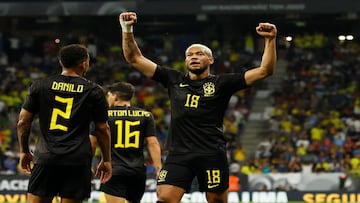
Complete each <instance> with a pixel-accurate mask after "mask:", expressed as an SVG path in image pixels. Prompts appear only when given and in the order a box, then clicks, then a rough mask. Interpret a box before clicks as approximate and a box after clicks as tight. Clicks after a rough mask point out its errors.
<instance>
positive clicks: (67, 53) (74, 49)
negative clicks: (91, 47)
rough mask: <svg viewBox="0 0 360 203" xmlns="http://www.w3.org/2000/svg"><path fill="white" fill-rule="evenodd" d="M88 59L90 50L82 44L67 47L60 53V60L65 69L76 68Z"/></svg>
mask: <svg viewBox="0 0 360 203" xmlns="http://www.w3.org/2000/svg"><path fill="white" fill-rule="evenodd" d="M88 58H89V53H88V49H87V48H86V47H85V46H84V45H81V44H70V45H66V46H63V47H62V48H61V49H60V51H59V60H60V61H61V63H62V65H63V66H64V67H65V68H73V67H76V66H78V65H79V64H80V63H82V62H83V61H85V60H87V59H88Z"/></svg>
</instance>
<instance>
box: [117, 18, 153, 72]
mask: <svg viewBox="0 0 360 203" xmlns="http://www.w3.org/2000/svg"><path fill="white" fill-rule="evenodd" d="M119 22H120V25H121V29H122V49H123V53H124V57H125V60H126V61H127V62H128V63H129V64H130V65H131V66H133V67H135V68H136V69H138V70H139V71H140V72H142V73H143V74H144V75H145V76H147V77H152V76H153V75H154V73H155V69H156V66H157V65H156V64H155V63H154V62H152V61H151V60H149V59H148V58H146V57H144V56H143V55H142V53H141V51H140V49H139V47H138V45H137V43H136V41H135V38H134V34H133V25H134V24H135V23H136V22H137V16H136V13H134V12H124V13H121V14H120V15H119Z"/></svg>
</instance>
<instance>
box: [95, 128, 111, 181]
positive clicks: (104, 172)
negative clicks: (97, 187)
mask: <svg viewBox="0 0 360 203" xmlns="http://www.w3.org/2000/svg"><path fill="white" fill-rule="evenodd" d="M94 134H95V137H96V140H97V143H98V145H99V147H100V150H101V155H102V159H101V161H100V163H99V165H98V168H97V170H96V173H95V176H99V175H100V181H101V183H105V182H107V181H108V180H110V178H111V176H112V166H111V151H110V129H109V126H108V124H107V122H97V123H95V133H94ZM92 148H93V143H92Z"/></svg>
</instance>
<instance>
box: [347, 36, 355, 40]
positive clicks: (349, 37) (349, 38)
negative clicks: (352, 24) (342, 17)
mask: <svg viewBox="0 0 360 203" xmlns="http://www.w3.org/2000/svg"><path fill="white" fill-rule="evenodd" d="M353 39H354V36H353V35H346V40H349V41H351V40H353Z"/></svg>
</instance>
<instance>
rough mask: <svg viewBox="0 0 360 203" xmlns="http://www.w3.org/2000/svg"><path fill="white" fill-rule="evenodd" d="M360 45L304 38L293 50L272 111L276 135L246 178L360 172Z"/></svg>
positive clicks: (261, 145) (249, 166)
mask: <svg viewBox="0 0 360 203" xmlns="http://www.w3.org/2000/svg"><path fill="white" fill-rule="evenodd" d="M359 53H360V45H359V44H358V43H356V42H349V41H345V42H340V41H331V42H329V41H326V40H325V38H324V36H321V35H313V36H302V37H301V39H300V40H297V41H295V42H294V45H293V46H292V47H291V48H289V49H288V53H287V57H286V60H287V62H288V65H287V67H286V68H287V71H286V75H284V77H283V84H282V89H281V90H280V91H276V92H274V93H273V106H272V107H271V110H270V111H268V112H267V113H268V116H269V118H270V119H269V122H270V126H271V129H270V130H271V131H270V133H269V134H268V135H267V136H266V137H264V140H263V141H262V142H260V143H259V144H258V147H257V150H256V152H255V154H254V158H253V159H250V160H248V161H247V163H246V164H245V165H243V167H242V171H243V173H247V174H249V173H284V172H298V171H301V170H302V164H307V165H309V164H310V165H312V172H316V173H319V172H344V173H347V174H350V175H357V176H358V177H359V175H358V174H359V171H360V111H359V110H360V91H359V88H360V86H359V78H360V63H359V62H360V58H359Z"/></svg>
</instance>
